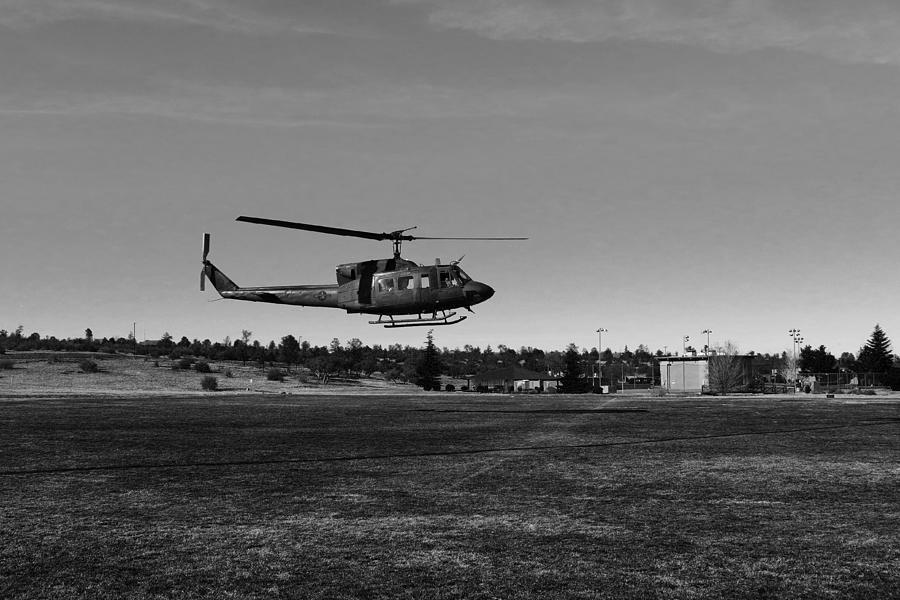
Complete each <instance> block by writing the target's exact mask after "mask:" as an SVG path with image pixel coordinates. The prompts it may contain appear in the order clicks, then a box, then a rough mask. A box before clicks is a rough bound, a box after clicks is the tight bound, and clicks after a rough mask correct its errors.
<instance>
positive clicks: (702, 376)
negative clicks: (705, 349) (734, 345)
mask: <svg viewBox="0 0 900 600" xmlns="http://www.w3.org/2000/svg"><path fill="white" fill-rule="evenodd" d="M733 358H734V359H736V360H737V361H739V363H740V365H739V366H738V367H737V368H738V371H737V373H736V378H737V381H735V382H734V384H733V387H734V391H738V390H746V389H747V388H749V387H750V384H751V382H752V381H753V357H752V356H745V355H738V356H734V357H733ZM710 359H712V360H715V359H716V356H715V354H711V355H710V356H709V357H707V356H696V355H693V354H688V355H686V356H663V357H661V358H660V359H659V380H660V387H662V389H664V390H668V391H671V392H682V393H689V394H700V393H703V392H708V391H712V392H715V391H716V390H715V389H712V390H711V389H710V384H709V361H710ZM713 387H715V386H713Z"/></svg>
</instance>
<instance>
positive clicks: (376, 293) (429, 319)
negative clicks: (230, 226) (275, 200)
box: [200, 215, 528, 328]
mask: <svg viewBox="0 0 900 600" xmlns="http://www.w3.org/2000/svg"><path fill="white" fill-rule="evenodd" d="M236 220H237V221H241V222H244V223H255V224H258V225H268V226H272V227H286V228H289V229H300V230H303V231H313V232H317V233H324V234H329V235H340V236H350V237H358V238H363V239H369V240H376V241H386V240H389V241H390V242H391V243H392V245H393V249H394V257H393V258H383V259H373V260H364V261H360V262H352V263H345V264H341V265H338V266H337V267H336V269H335V272H336V276H337V283H336V284H323V285H282V286H267V287H241V286H239V285H237V284H236V283H234V281H232V280H231V279H229V278H228V277H227V276H226V275H225V274H224V273H223V272H222V271H220V270H219V269H218V267H216V266H215V265H214V264H213V263H212V262H210V261H209V260H207V255H208V254H209V244H210V235H209V234H208V233H204V234H203V270H202V271H201V272H200V290H201V291H204V290H205V289H206V285H205V284H206V280H207V279H208V280H209V281H210V283H212V285H213V287H214V288H215V289H216V291H217V292H218V293H219V295H220V296H221V297H222V298H226V299H231V300H248V301H251V302H271V303H275V304H289V305H294V306H313V307H322V308H342V309H344V310H346V311H347V312H348V313H363V314H369V315H378V319H377V320H374V321H369V324H370V325H383V326H384V327H386V328H394V327H422V326H434V325H455V324H456V323H459V322H461V321H464V320H465V319H466V315H459V314H458V313H457V310H458V309H466V310H468V311H469V312H474V311H473V310H472V306H474V305H476V304H480V303H481V302H484V301H485V300H488V299H489V298H490V297H491V296H493V295H494V290H493V288H491V287H490V286H489V285H487V284H484V283H480V282H478V281H474V280H473V279H472V278H471V277H469V276H468V275H467V274H466V273H465V271H463V270H462V269H461V268H460V266H459V263H460V261H461V260H462V257H460V259H459V260H455V261H452V262H451V263H450V264H441V261H440V259H437V260H435V263H434V264H433V265H423V264H418V263H415V262H413V261H410V260H406V259H404V258H401V257H400V249H401V246H402V244H403V242H405V241H412V240H526V239H528V238H522V237H420V236H413V235H409V234H408V233H406V232H407V231H411V230H413V229H416V227H409V228H406V229H398V230H396V231H391V232H389V233H388V232H382V233H375V232H371V231H359V230H355V229H343V228H340V227H326V226H324V225H312V224H309V223H297V222H294V221H281V220H276V219H263V218H259V217H247V216H243V215H242V216H240V217H238V218H237V219H236Z"/></svg>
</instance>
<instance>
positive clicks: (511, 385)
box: [468, 365, 557, 392]
mask: <svg viewBox="0 0 900 600" xmlns="http://www.w3.org/2000/svg"><path fill="white" fill-rule="evenodd" d="M468 380H469V389H470V390H479V391H490V392H546V391H551V389H552V390H554V391H555V389H556V381H557V379H556V377H553V376H551V375H546V374H544V373H538V372H537V371H532V370H530V369H525V368H523V367H520V366H517V365H513V366H510V367H503V368H501V369H493V370H491V371H484V372H482V373H479V374H477V375H473V376H471V377H469V378H468Z"/></svg>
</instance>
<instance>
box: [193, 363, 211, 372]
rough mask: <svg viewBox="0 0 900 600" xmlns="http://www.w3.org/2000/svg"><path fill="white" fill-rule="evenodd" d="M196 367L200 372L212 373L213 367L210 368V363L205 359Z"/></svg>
mask: <svg viewBox="0 0 900 600" xmlns="http://www.w3.org/2000/svg"><path fill="white" fill-rule="evenodd" d="M194 369H196V370H197V372H198V373H212V368H210V366H209V363H208V362H206V361H205V360H201V361H200V362H198V363H197V364H195V365H194Z"/></svg>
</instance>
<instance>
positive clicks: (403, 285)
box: [397, 275, 413, 291]
mask: <svg viewBox="0 0 900 600" xmlns="http://www.w3.org/2000/svg"><path fill="white" fill-rule="evenodd" d="M412 287H413V277H412V275H401V276H400V277H398V278H397V289H398V290H401V291H402V290H411V289H412Z"/></svg>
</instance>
